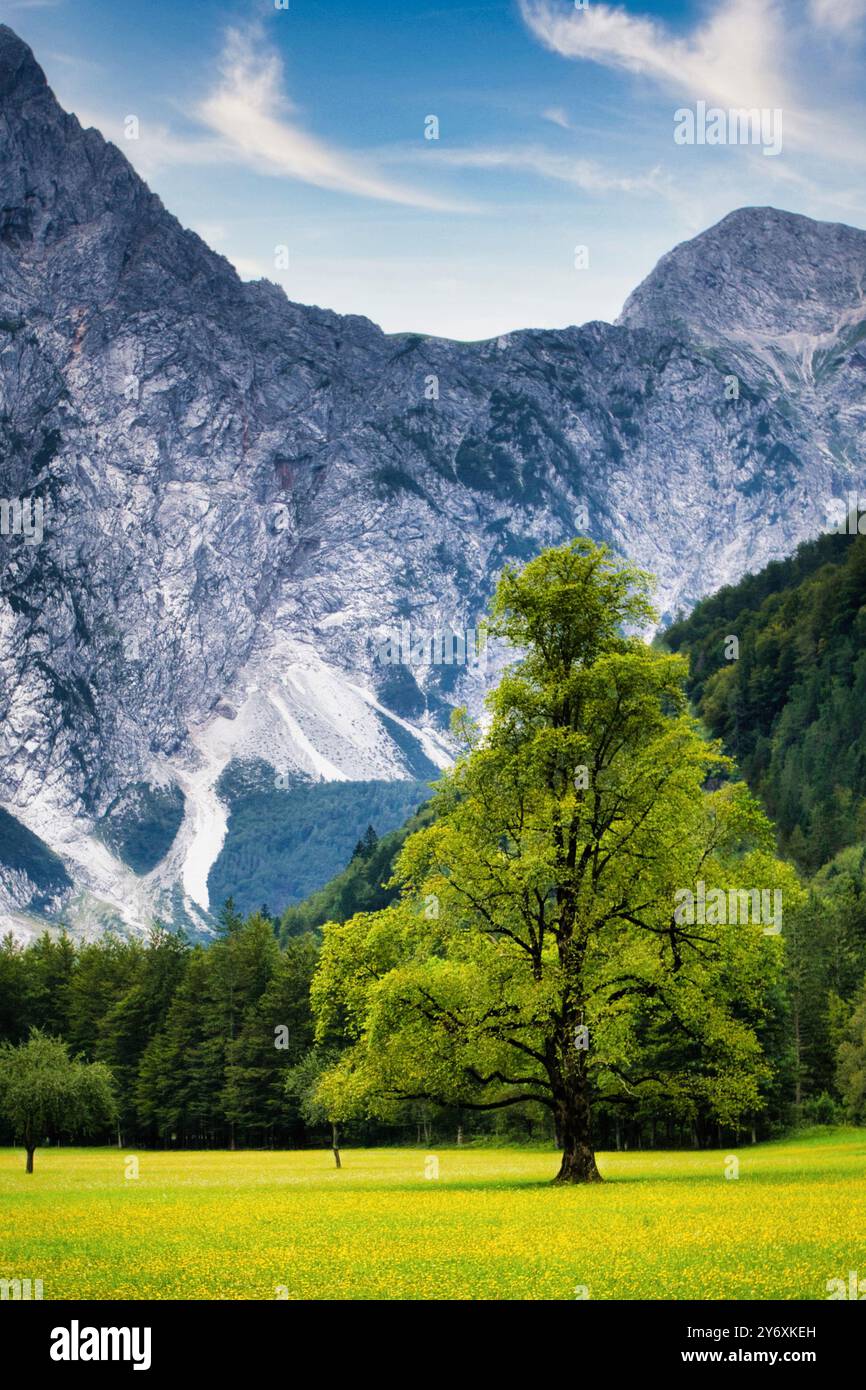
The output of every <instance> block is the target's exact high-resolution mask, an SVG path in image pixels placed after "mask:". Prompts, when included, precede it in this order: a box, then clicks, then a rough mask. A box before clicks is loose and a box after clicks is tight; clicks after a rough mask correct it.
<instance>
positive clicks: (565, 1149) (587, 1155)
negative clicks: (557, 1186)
mask: <svg viewBox="0 0 866 1390" xmlns="http://www.w3.org/2000/svg"><path fill="white" fill-rule="evenodd" d="M556 1111H557V1121H558V1127H559V1133H560V1136H561V1138H562V1162H561V1163H560V1165H559V1172H558V1173H557V1175H556V1177H555V1179H554V1182H558V1183H578V1182H601V1180H602V1179H601V1173H600V1172H599V1171H598V1168H597V1167H596V1163H595V1152H594V1150H593V1143H592V1116H591V1113H590V1106H589V1096H588V1094H587V1084H586V1078H585V1074H584V1072H583V1068H582V1067H581V1068H579V1069H578V1073H577V1075H576V1076H574V1077H573V1078H572V1080H571V1084H570V1086H569V1087H568V1088H567V1089H566V1090H565V1091H564V1092H563V1093H562V1094H561V1095H559V1096H557V1097H556Z"/></svg>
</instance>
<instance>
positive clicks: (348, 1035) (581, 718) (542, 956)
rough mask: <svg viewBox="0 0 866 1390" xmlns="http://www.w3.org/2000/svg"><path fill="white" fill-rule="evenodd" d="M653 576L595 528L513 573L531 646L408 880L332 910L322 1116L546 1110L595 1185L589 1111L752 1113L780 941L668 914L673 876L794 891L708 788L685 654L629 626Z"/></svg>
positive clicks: (746, 799) (404, 876)
mask: <svg viewBox="0 0 866 1390" xmlns="http://www.w3.org/2000/svg"><path fill="white" fill-rule="evenodd" d="M647 590H648V584H647V580H646V577H645V576H644V575H642V574H641V573H640V572H638V571H635V570H634V569H633V568H632V567H630V566H628V565H624V564H622V563H620V562H618V561H616V560H615V559H614V558H613V557H612V556H611V555H610V554H609V553H608V552H607V551H606V549H605V548H604V547H596V546H594V545H593V544H592V543H591V542H589V541H577V542H574V543H573V544H571V545H569V546H565V547H562V548H560V549H558V550H552V551H547V552H545V553H544V554H542V555H541V556H539V557H538V558H537V559H536V560H534V561H532V562H531V563H530V564H528V565H527V566H526V567H525V568H524V570H523V571H522V572H520V573H517V572H515V571H513V570H510V569H506V571H505V573H504V574H503V577H502V579H501V581H500V584H499V587H498V589H497V594H496V597H495V600H494V603H493V607H492V623H491V628H492V631H493V632H494V634H495V635H497V636H500V637H503V638H505V639H506V640H508V641H509V642H511V643H512V644H513V645H514V646H515V647H516V648H518V649H519V650H520V651H521V653H522V660H521V662H520V664H519V665H516V666H514V667H512V668H511V669H510V670H508V671H507V672H506V673H505V675H504V676H503V678H502V680H501V681H500V684H499V686H498V687H497V689H496V690H495V691H494V692H493V693H492V694H491V696H490V697H489V701H488V703H489V709H490V716H491V720H490V727H489V729H488V730H487V732H486V733H485V734H484V736H483V737H482V736H481V735H480V734H479V733H478V732H477V731H474V730H473V729H472V727H471V725H469V724H468V723H467V721H465V719H464V720H462V721H461V720H458V721H457V725H456V727H457V728H458V729H460V728H462V729H463V730H464V731H465V732H466V735H467V748H466V752H465V754H464V756H463V757H462V758H460V759H459V761H458V763H457V765H456V767H455V770H454V771H453V773H452V774H450V775H448V776H446V777H444V778H443V779H442V782H441V784H440V787H439V789H438V790H437V793H436V796H435V799H434V804H433V811H434V817H435V819H434V821H433V824H432V825H430V826H429V827H428V828H427V829H423V830H420V831H419V832H418V833H416V834H414V835H413V836H412V837H411V838H410V839H409V840H408V841H407V842H406V845H405V846H404V848H403V851H402V853H401V855H400V859H399V862H398V871H397V872H398V877H399V879H400V881H401V883H402V894H401V896H400V898H399V899H398V900H396V901H395V902H393V903H392V904H391V905H390V906H388V907H385V908H384V909H382V910H380V911H374V912H368V913H362V914H360V915H358V916H356V917H354V918H352V919H351V920H349V921H348V922H346V923H345V924H343V925H339V924H337V923H331V924H329V925H327V926H326V928H325V935H324V944H323V949H322V955H321V962H320V967H319V970H318V972H317V974H316V977H315V980H314V983H313V1003H314V1008H315V1011H316V1015H317V1037H318V1038H319V1041H320V1042H321V1043H323V1044H325V1043H328V1042H330V1041H334V1040H337V1039H342V1040H343V1041H347V1042H348V1043H349V1046H348V1048H347V1050H346V1051H345V1052H344V1053H343V1054H342V1055H341V1057H340V1060H339V1062H338V1063H337V1064H336V1066H334V1067H333V1068H332V1069H331V1070H330V1072H328V1073H326V1075H325V1076H324V1077H323V1079H322V1081H321V1083H320V1085H319V1088H318V1091H317V1096H318V1099H319V1101H320V1102H321V1103H322V1104H323V1105H324V1107H325V1109H326V1111H329V1112H331V1113H333V1112H334V1111H335V1110H337V1109H339V1110H340V1112H341V1113H342V1114H343V1115H351V1114H356V1115H358V1114H365V1113H366V1114H376V1115H379V1116H382V1117H394V1116H396V1115H398V1114H399V1113H400V1109H401V1106H403V1105H405V1103H406V1102H407V1101H410V1100H414V1099H420V1098H427V1099H431V1100H435V1101H437V1102H439V1103H446V1104H451V1105H460V1106H464V1107H467V1108H469V1109H480V1110H494V1109H498V1108H502V1107H505V1106H510V1105H512V1104H515V1103H520V1104H524V1103H531V1104H536V1105H541V1106H546V1107H547V1108H548V1109H549V1110H550V1111H551V1112H552V1113H553V1115H554V1116H555V1118H556V1122H557V1126H558V1129H559V1132H560V1135H561V1137H562V1139H563V1146H564V1157H563V1169H562V1172H561V1177H562V1178H563V1179H568V1180H575V1179H576V1180H592V1179H593V1178H594V1177H596V1176H597V1173H596V1171H595V1163H594V1160H593V1157H592V1127H591V1119H590V1113H591V1109H592V1107H593V1106H596V1107H597V1106H598V1105H599V1104H615V1103H620V1104H624V1105H626V1106H629V1105H632V1104H633V1103H634V1102H635V1100H636V1099H637V1098H639V1097H640V1096H641V1095H643V1094H649V1095H655V1096H656V1097H663V1098H665V1101H666V1103H667V1104H669V1105H671V1106H673V1107H674V1108H676V1107H679V1108H680V1109H682V1110H684V1111H685V1112H686V1113H689V1114H695V1113H698V1112H700V1113H702V1114H707V1113H709V1114H712V1115H715V1116H717V1117H718V1118H719V1119H720V1120H722V1121H723V1122H725V1123H731V1122H733V1121H735V1120H736V1119H737V1118H738V1117H740V1116H741V1115H743V1114H744V1113H747V1112H749V1111H754V1110H756V1109H758V1108H759V1104H760V1085H761V1082H762V1080H763V1079H764V1078H765V1076H766V1074H767V1068H766V1066H765V1064H764V1062H763V1060H762V1058H761V1053H760V1046H759V1043H758V1039H757V1036H756V1032H755V1027H756V1025H757V1023H758V1022H759V1021H760V1020H761V1018H762V1017H763V1014H764V1010H765V1003H766V995H767V989H768V983H769V982H770V981H772V980H773V979H774V978H775V977H776V975H777V973H778V965H779V955H780V952H779V943H778V941H775V940H773V939H771V938H769V937H768V936H767V935H765V934H763V933H762V931H761V928H760V926H758V925H756V924H754V923H753V924H749V925H742V924H741V925H715V926H713V925H710V924H709V923H708V924H706V925H704V924H701V925H700V926H699V927H698V926H689V925H683V924H682V923H681V922H680V921H679V920H678V918H677V917H676V914H675V910H674V908H675V901H676V899H675V895H676V893H677V891H678V890H680V889H683V888H688V887H694V885H695V883H696V880H697V879H699V878H700V879H703V880H704V881H705V882H706V883H707V884H708V885H713V886H721V887H728V886H738V885H743V884H747V885H756V884H759V885H761V887H763V888H772V887H780V888H782V889H783V890H784V893H785V896H786V901H787V902H788V903H793V902H794V901H796V899H797V898H798V897H799V896H801V895H800V890H799V888H798V884H797V881H796V877H795V875H794V874H793V872H792V871H791V870H790V869H789V868H787V866H785V865H783V864H781V863H779V862H778V861H776V860H774V859H773V857H772V855H771V853H770V846H771V843H772V831H771V827H770V826H769V823H768V822H767V820H766V818H765V817H764V815H763V814H762V812H761V811H760V808H759V807H758V805H757V803H755V802H754V801H753V800H752V799H751V797H750V796H749V794H748V791H747V789H746V787H745V786H744V785H742V784H736V785H734V784H729V785H727V786H725V787H722V788H721V789H719V790H716V791H715V792H712V793H705V792H704V790H703V788H704V784H705V782H706V780H707V778H708V776H709V775H710V773H716V774H718V773H720V772H724V771H726V770H727V768H728V764H727V762H726V760H725V759H724V758H723V757H722V756H721V754H720V752H719V751H718V749H717V748H715V747H714V746H711V745H709V744H708V743H707V742H706V740H705V739H704V738H703V737H702V736H701V734H700V732H699V730H698V729H697V727H696V725H695V723H694V721H693V720H692V719H691V718H690V716H689V715H688V714H687V712H686V710H685V696H684V692H683V683H684V680H685V676H686V665H685V663H684V662H683V661H682V659H681V658H679V657H676V656H671V655H667V654H664V653H661V652H658V651H654V650H653V649H651V648H649V647H647V646H646V645H644V644H643V643H642V642H640V641H639V640H638V639H636V638H627V637H624V636H622V631H623V629H624V628H627V627H629V626H642V625H644V624H645V623H646V622H647V621H648V620H649V619H650V618H651V617H652V609H651V607H650V604H649V601H648V597H647ZM583 1030H586V1031H587V1035H588V1039H589V1046H584V1044H583V1043H582V1042H581V1041H579V1038H578V1034H579V1033H580V1032H582V1031H583Z"/></svg>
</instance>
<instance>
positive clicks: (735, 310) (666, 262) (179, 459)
mask: <svg viewBox="0 0 866 1390" xmlns="http://www.w3.org/2000/svg"><path fill="white" fill-rule="evenodd" d="M864 280H866V233H864V232H861V231H857V230H855V229H852V228H849V227H842V226H833V225H828V224H819V223H815V222H811V221H809V220H808V219H806V218H802V217H798V216H794V215H792V214H788V213H783V212H777V211H775V210H773V209H743V210H741V211H739V212H736V213H732V214H731V215H730V216H729V217H727V218H726V219H725V220H724V221H723V222H722V223H720V224H719V225H718V226H717V227H714V228H712V229H711V230H710V231H708V232H706V233H704V234H703V235H702V236H699V237H697V238H696V239H695V240H694V241H692V242H689V243H687V244H685V245H683V246H680V247H677V248H676V249H675V250H674V251H672V252H671V253H670V254H669V255H668V256H666V257H664V259H663V260H662V261H661V262H660V264H659V266H658V267H657V268H656V270H655V271H654V272H653V273H652V274H651V275H650V276H649V278H648V279H647V280H646V281H645V283H644V284H643V285H641V286H640V287H639V288H638V289H637V290H636V291H635V292H634V294H633V295H632V296H631V298H630V300H629V301H628V303H627V305H626V307H625V310H624V312H623V315H622V317H621V319H620V321H619V323H617V324H616V325H609V324H603V323H591V324H588V325H585V326H584V327H582V328H570V329H566V330H564V331H562V332H551V331H523V332H515V333H513V334H510V335H509V336H508V337H507V338H500V339H498V340H494V341H491V342H485V343H472V344H465V343H454V342H448V341H445V340H441V339H432V338H425V337H422V336H413V335H408V334H402V335H396V336H388V335H385V334H383V333H382V332H381V331H380V330H379V329H378V328H377V327H376V326H375V325H374V324H372V323H370V322H369V321H368V320H366V319H363V318H357V317H341V316H339V315H337V314H333V313H330V312H327V311H324V310H321V309H316V308H310V307H306V306H302V305H298V304H293V303H291V302H290V301H289V300H288V299H287V298H286V297H285V295H284V294H283V292H282V290H281V289H279V288H278V287H277V286H275V285H273V284H270V283H269V282H267V281H259V282H256V283H252V284H245V283H242V282H241V281H240V279H239V278H238V276H237V274H236V273H235V271H234V270H233V269H232V267H231V266H230V265H229V263H228V262H227V261H226V260H225V259H223V258H222V257H220V256H218V255H216V254H215V253H214V252H212V251H211V250H209V248H208V247H207V246H206V245H205V244H204V243H203V242H202V241H201V240H200V238H199V237H197V236H196V235H194V234H193V233H192V232H189V231H185V230H184V229H183V228H182V227H181V226H180V225H179V223H178V222H177V221H176V220H175V218H173V217H172V216H171V215H170V214H169V213H168V212H167V211H166V210H165V208H164V207H163V205H162V204H161V202H160V200H159V199H158V198H157V197H155V196H154V195H153V194H151V193H150V192H149V190H148V189H147V187H146V186H145V185H144V183H143V182H142V181H141V179H139V178H138V176H137V175H136V174H135V173H134V171H133V170H132V168H131V167H130V165H129V164H128V162H127V161H126V159H125V158H124V157H123V155H122V154H121V153H120V152H119V151H118V150H117V149H116V148H115V147H114V146H113V145H111V144H109V143H107V142H106V141H105V140H104V139H103V138H102V136H101V135H100V134H99V133H98V132H97V131H95V130H83V129H82V128H81V126H80V124H79V122H78V121H77V119H76V118H75V117H74V116H71V115H67V114H65V113H64V112H63V111H62V110H61V109H60V107H59V106H58V104H57V102H56V100H55V98H54V96H53V94H52V93H51V91H50V89H49V88H48V86H47V85H46V82H45V78H44V76H43V73H42V71H41V69H40V68H39V66H38V65H37V63H36V61H35V59H34V58H33V55H32V54H31V52H30V50H29V49H28V48H27V47H26V45H24V44H23V43H22V42H21V41H20V40H19V39H18V38H17V37H16V36H15V35H14V34H13V33H12V32H11V30H9V29H8V28H6V27H5V26H0V495H2V497H3V498H4V499H6V500H7V501H9V502H12V501H14V500H16V499H23V519H24V522H25V523H26V521H27V518H28V515H29V517H30V520H31V522H32V521H33V519H34V517H35V515H36V511H35V509H36V508H38V507H39V506H41V507H42V509H43V512H42V515H43V524H42V530H43V533H44V534H43V536H42V539H41V540H38V539H37V532H36V530H35V528H34V527H33V525H31V528H30V529H31V534H29V535H27V534H8V535H7V534H3V535H0V567H2V591H0V718H2V727H0V806H2V807H3V808H5V811H6V812H7V814H8V816H10V817H13V818H14V820H15V821H16V822H17V823H18V824H19V825H20V826H22V827H24V828H26V830H27V831H28V832H30V835H31V836H35V837H38V839H39V840H40V841H41V842H42V845H43V846H44V847H46V852H48V851H50V852H51V854H52V855H53V856H55V858H52V860H51V863H52V864H56V865H57V873H56V874H55V877H54V879H53V880H52V886H51V891H50V892H48V891H47V889H46V888H45V885H44V884H43V885H42V886H41V887H40V885H39V884H37V883H36V882H35V881H34V882H33V884H32V885H29V884H28V880H27V875H26V866H25V868H22V863H21V855H20V852H19V853H18V857H17V858H14V857H12V856H10V857H9V859H8V860H7V857H4V851H3V839H2V836H0V865H3V864H5V865H7V869H8V872H4V871H3V869H2V867H0V904H2V905H3V907H4V910H5V916H4V917H3V921H4V922H5V923H6V924H7V925H10V924H11V925H12V926H13V927H14V928H15V929H16V930H24V929H25V927H26V926H27V923H28V921H30V923H31V925H32V921H31V918H32V915H33V913H34V912H36V911H37V910H38V911H46V910H49V909H50V911H52V912H56V911H57V909H58V903H59V902H60V901H61V900H62V909H63V913H64V916H65V920H67V921H70V922H71V923H72V924H73V926H77V927H78V928H79V929H80V930H90V929H93V928H94V927H97V926H99V925H100V924H103V923H106V922H111V921H120V922H123V923H125V924H126V925H127V926H128V927H130V928H136V927H141V926H142V925H144V924H146V923H147V922H148V921H149V920H150V917H151V915H152V913H153V911H154V910H155V909H157V908H159V909H160V910H167V909H166V904H167V903H172V904H174V905H175V907H176V905H177V904H178V902H181V903H182V910H183V912H185V913H186V914H187V915H188V916H189V917H190V918H191V919H192V920H193V922H195V921H199V922H206V920H207V918H206V910H207V908H208V901H207V875H208V871H209V868H210V866H211V865H212V863H213V861H214V859H215V858H216V855H217V853H218V852H219V849H220V845H221V844H222V840H223V837H224V834H225V827H226V808H225V806H224V804H223V803H222V802H221V800H220V798H219V796H218V795H217V791H216V784H217V781H218V779H219V777H220V774H221V773H222V772H223V770H224V769H225V768H226V767H227V766H228V765H229V764H230V763H231V762H232V761H233V760H236V759H243V760H260V761H261V760H264V762H265V763H267V764H269V765H270V766H271V767H272V768H273V769H274V772H275V775H276V776H278V777H282V778H284V779H286V778H289V779H292V778H294V779H297V778H308V779H317V778H326V779H345V780H347V781H351V780H363V779H375V778H382V779H408V778H411V777H425V776H428V775H429V774H430V772H431V770H432V769H434V768H436V767H441V766H443V765H444V764H445V763H446V762H447V760H448V751H449V750H448V743H447V739H446V737H445V735H444V734H443V728H444V721H445V715H446V713H447V709H448V706H449V705H450V704H453V703H455V702H456V701H458V700H460V701H467V702H469V703H470V704H475V703H477V702H478V700H479V698H480V696H481V693H482V692H483V689H484V685H485V680H486V679H487V678H488V677H489V674H490V665H489V664H488V663H487V662H486V659H485V655H486V654H484V653H481V654H480V655H479V654H478V653H477V652H476V649H475V645H474V641H473V639H472V637H471V635H470V637H469V640H468V647H469V653H470V659H469V660H461V659H460V658H461V654H462V653H461V649H460V647H459V643H458V649H457V651H456V654H455V655H456V657H457V660H454V661H451V662H450V663H448V662H446V663H443V662H441V661H438V662H431V660H430V652H429V650H428V651H427V654H426V659H425V658H424V651H423V642H422V638H424V636H425V634H429V633H430V632H435V631H439V632H445V633H451V632H454V633H458V634H461V636H462V635H463V634H465V633H466V630H467V629H474V628H475V627H476V624H477V619H478V617H479V616H480V614H481V613H482V611H483V608H484V605H485V602H486V599H487V597H488V596H489V593H490V591H491V588H492V585H493V583H494V580H495V577H496V575H497V573H498V571H499V570H500V569H501V568H502V566H503V564H505V563H507V562H509V561H512V562H519V561H522V560H523V559H525V558H528V557H529V556H531V555H533V554H534V553H536V552H537V551H538V550H539V549H540V548H541V547H542V546H544V545H548V544H552V543H556V542H560V541H562V540H564V539H566V538H568V537H570V536H572V535H574V534H575V532H577V531H585V532H587V533H588V534H590V535H591V536H593V537H594V538H596V539H605V540H608V541H609V542H610V543H612V544H613V545H614V546H616V547H617V548H618V549H620V550H622V551H623V552H625V553H626V554H628V555H629V556H630V557H632V558H633V559H635V560H637V561H638V562H639V563H641V564H642V565H643V566H645V567H646V568H648V569H650V570H652V571H653V572H654V573H655V574H656V576H657V577H658V581H659V588H658V599H659V607H660V610H661V612H662V614H663V615H671V614H672V613H673V612H674V611H676V610H677V609H678V608H680V607H683V608H687V607H688V606H689V605H690V604H691V603H693V602H694V601H695V600H696V599H697V598H698V597H700V596H701V595H703V594H705V593H707V592H709V591H710V590H712V589H714V588H717V587H718V586H719V585H720V584H723V583H726V582H729V581H732V580H734V579H736V578H737V577H738V576H739V575H740V574H742V573H743V571H745V570H746V569H758V568H760V567H761V566H762V565H763V564H765V563H766V562H767V560H769V559H771V558H774V557H777V556H780V555H784V554H787V553H788V552H790V551H791V550H792V549H793V547H794V546H795V545H796V544H797V543H798V542H799V541H800V540H801V539H803V538H805V537H807V536H810V535H814V534H816V533H817V532H818V531H819V530H820V529H822V526H823V525H824V523H825V521H826V515H827V511H826V508H827V505H828V503H829V499H830V498H832V497H834V496H841V495H844V492H845V491H846V489H847V488H850V487H851V486H852V484H853V483H854V482H855V481H856V479H857V471H858V468H859V466H860V460H861V459H862V454H863V444H864V437H866V404H864V391H863V386H864V382H866V336H864V335H866V328H864V323H866V300H864ZM3 520H4V525H3V528H2V529H3V530H4V531H9V530H10V529H12V530H15V529H17V530H18V531H19V532H22V531H26V530H27V527H26V524H25V525H23V526H22V525H19V526H18V527H17V528H16V527H15V524H14V523H15V514H14V509H11V508H7V509H6V510H5V511H4V517H3ZM20 520H21V518H20V517H19V521H20ZM398 634H401V635H402V637H403V639H404V640H403V644H402V648H400V647H399V643H398V641H397V640H396V639H397V636H398ZM407 638H408V639H409V640H408V641H407V640H406V639H407ZM428 646H429V643H428ZM400 650H402V654H403V657H404V658H405V656H406V655H407V654H408V656H409V661H408V662H407V661H406V660H405V659H403V660H399V659H398V654H399V651H400ZM142 787H144V788H150V789H151V793H148V794H147V795H146V796H142V794H141V793H140V790H136V794H135V796H134V797H131V798H130V789H141V788H142ZM154 797H156V798H157V801H158V799H159V798H160V797H162V798H163V799H165V798H168V800H169V801H171V800H172V798H174V799H177V798H178V797H182V799H183V800H182V806H183V810H182V812H180V814H181V817H182V819H181V824H180V829H179V830H178V832H177V834H176V837H175V839H174V841H173V843H172V845H171V848H170V849H169V850H168V852H167V853H166V854H165V856H164V857H163V859H162V860H161V861H160V863H159V864H158V865H157V866H156V867H155V868H152V869H150V870H149V871H148V872H146V873H143V872H138V873H136V872H134V871H133V869H132V868H131V867H129V865H128V864H125V863H124V862H123V861H122V859H121V858H120V857H119V856H118V853H117V851H116V842H112V841H111V837H110V836H105V835H101V834H99V833H95V832H96V831H97V830H98V827H99V824H100V823H101V821H102V818H103V817H104V816H105V815H106V813H107V812H108V811H109V809H110V808H112V807H117V806H118V805H119V804H120V805H124V806H126V805H134V804H138V803H139V802H140V801H141V802H143V801H148V802H149V803H153V800H154ZM160 804H161V803H160ZM166 804H168V803H166ZM148 814H150V815H151V816H152V815H153V811H152V807H151V810H150V811H149V812H148ZM161 823H162V822H161ZM127 828H128V827H127ZM0 830H2V825H0ZM139 868H141V865H140V864H139ZM64 875H65V876H67V877H68V884H66V883H65V878H64ZM43 877H44V875H43ZM64 885H65V886H64ZM69 885H71V886H69ZM31 886H32V888H33V891H32V893H31V892H30V887H31ZM46 903H47V904H48V908H46ZM172 910H174V909H172ZM28 914H30V917H28ZM175 915H177V913H176V912H175ZM34 920H35V919H34Z"/></svg>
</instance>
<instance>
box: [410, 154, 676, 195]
mask: <svg viewBox="0 0 866 1390" xmlns="http://www.w3.org/2000/svg"><path fill="white" fill-rule="evenodd" d="M436 158H437V161H438V162H440V163H442V164H448V165H450V166H451V167H452V168H456V169H505V170H507V171H509V172H517V173H528V174H536V175H538V177H539V178H546V179H553V180H555V181H556V182H557V183H567V184H570V185H571V186H572V187H573V188H579V189H581V190H583V192H585V193H610V192H618V193H639V192H644V191H646V190H647V189H654V190H656V191H659V190H660V189H661V187H662V186H663V184H664V183H665V180H664V178H663V176H662V174H661V172H660V170H658V169H652V170H651V171H650V172H649V173H648V174H638V175H635V176H631V175H621V174H610V173H608V172H607V170H606V169H603V168H602V167H601V166H600V165H598V164H596V163H594V162H593V161H592V160H590V159H576V158H574V156H573V155H568V154H554V153H552V152H551V151H550V150H546V149H544V148H543V147H541V146H538V145H525V146H518V147H515V146H504V147H501V148H478V149H462V150H449V149H443V150H439V151H438V153H437V156H436Z"/></svg>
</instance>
